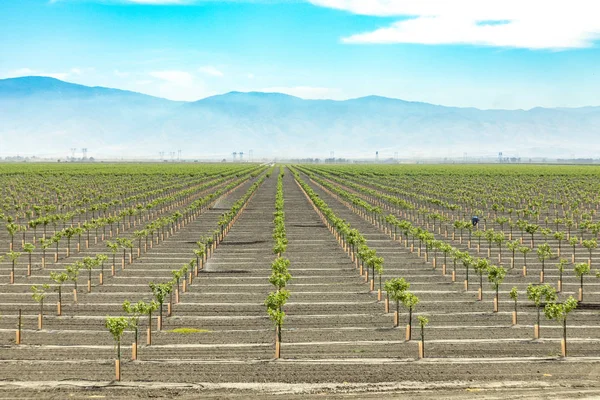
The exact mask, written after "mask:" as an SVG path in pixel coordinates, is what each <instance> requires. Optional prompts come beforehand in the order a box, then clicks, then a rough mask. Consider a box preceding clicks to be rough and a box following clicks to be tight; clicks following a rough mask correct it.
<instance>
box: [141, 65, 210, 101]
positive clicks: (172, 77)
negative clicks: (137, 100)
mask: <svg viewBox="0 0 600 400" xmlns="http://www.w3.org/2000/svg"><path fill="white" fill-rule="evenodd" d="M148 75H149V76H151V77H153V78H156V79H158V80H159V81H160V82H159V83H158V84H150V83H146V82H144V84H143V85H142V84H141V83H139V82H138V84H140V85H142V86H146V87H151V89H150V91H148V89H143V92H144V93H148V94H152V95H154V96H158V97H164V98H167V99H171V100H186V101H193V100H198V99H200V98H202V97H206V96H207V95H209V94H212V93H211V92H208V91H207V90H206V88H205V86H204V82H202V80H200V79H198V78H197V77H196V76H194V75H193V74H191V73H189V72H186V71H177V70H169V71H153V72H150V73H149V74H148Z"/></svg>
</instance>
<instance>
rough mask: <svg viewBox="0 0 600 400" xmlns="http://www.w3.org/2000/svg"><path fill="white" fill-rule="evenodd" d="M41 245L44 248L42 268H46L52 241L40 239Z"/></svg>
mask: <svg viewBox="0 0 600 400" xmlns="http://www.w3.org/2000/svg"><path fill="white" fill-rule="evenodd" d="M40 245H41V246H42V268H46V250H47V249H48V248H49V247H50V246H52V240H50V239H40Z"/></svg>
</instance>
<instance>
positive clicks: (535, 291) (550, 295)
mask: <svg viewBox="0 0 600 400" xmlns="http://www.w3.org/2000/svg"><path fill="white" fill-rule="evenodd" d="M527 298H528V299H529V300H531V301H533V303H534V304H535V306H536V308H537V322H536V324H535V325H534V327H533V337H534V339H539V338H540V312H541V309H542V303H543V302H546V303H549V302H554V301H556V290H555V289H554V288H553V287H552V286H550V285H548V284H545V285H533V284H531V283H530V284H529V285H528V286H527Z"/></svg>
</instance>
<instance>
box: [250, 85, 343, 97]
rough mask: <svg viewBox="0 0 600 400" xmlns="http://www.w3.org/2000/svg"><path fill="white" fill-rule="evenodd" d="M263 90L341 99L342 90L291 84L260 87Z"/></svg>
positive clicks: (297, 95) (299, 95)
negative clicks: (289, 85)
mask: <svg viewBox="0 0 600 400" xmlns="http://www.w3.org/2000/svg"><path fill="white" fill-rule="evenodd" d="M260 91H261V92H267V93H285V94H289V95H291V96H296V97H300V98H303V99H321V100H322V99H339V98H340V96H341V94H342V93H341V91H340V90H339V89H332V88H326V87H312V86H291V87H284V86H279V87H268V88H264V89H260Z"/></svg>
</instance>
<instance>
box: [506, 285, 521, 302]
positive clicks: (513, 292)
mask: <svg viewBox="0 0 600 400" xmlns="http://www.w3.org/2000/svg"><path fill="white" fill-rule="evenodd" d="M508 295H509V296H510V298H511V299H513V300H514V301H515V303H516V302H517V299H518V298H519V290H518V289H517V287H516V286H513V288H512V289H510V292H509V293H508Z"/></svg>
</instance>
